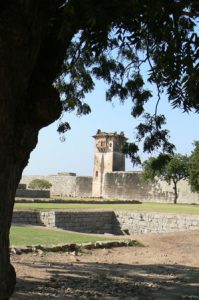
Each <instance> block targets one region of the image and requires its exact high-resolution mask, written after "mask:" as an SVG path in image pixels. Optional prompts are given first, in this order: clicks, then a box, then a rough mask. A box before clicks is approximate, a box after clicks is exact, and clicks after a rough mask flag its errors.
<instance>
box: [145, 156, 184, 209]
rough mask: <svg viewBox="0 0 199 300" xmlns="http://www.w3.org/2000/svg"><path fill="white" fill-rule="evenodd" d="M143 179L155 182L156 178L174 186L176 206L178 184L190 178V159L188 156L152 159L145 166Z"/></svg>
mask: <svg viewBox="0 0 199 300" xmlns="http://www.w3.org/2000/svg"><path fill="white" fill-rule="evenodd" d="M143 169H144V172H143V178H144V179H145V180H150V181H155V178H156V177H157V178H160V179H162V180H165V181H166V182H167V183H168V184H173V190H174V204H176V203H177V198H178V191H177V184H178V182H179V181H180V180H182V179H186V178H187V177H188V157H187V156H186V155H181V154H174V155H167V154H160V155H159V156H158V157H157V158H156V157H151V158H149V159H148V160H146V161H145V162H144V164H143Z"/></svg>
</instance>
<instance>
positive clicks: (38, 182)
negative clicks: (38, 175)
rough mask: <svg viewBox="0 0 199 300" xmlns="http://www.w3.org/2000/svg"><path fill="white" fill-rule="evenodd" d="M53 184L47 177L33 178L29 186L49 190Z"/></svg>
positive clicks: (34, 188)
mask: <svg viewBox="0 0 199 300" xmlns="http://www.w3.org/2000/svg"><path fill="white" fill-rule="evenodd" d="M51 186H52V184H51V183H50V182H49V181H47V180H45V179H33V180H32V181H31V182H30V184H29V186H28V187H29V188H30V189H33V190H48V189H50V188H51Z"/></svg>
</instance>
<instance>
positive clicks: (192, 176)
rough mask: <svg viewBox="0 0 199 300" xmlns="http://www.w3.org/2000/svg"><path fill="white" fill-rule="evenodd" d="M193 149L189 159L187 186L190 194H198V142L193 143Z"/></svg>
mask: <svg viewBox="0 0 199 300" xmlns="http://www.w3.org/2000/svg"><path fill="white" fill-rule="evenodd" d="M194 145H195V149H194V150H193V151H192V154H191V156H190V157H189V168H188V171H189V184H190V186H191V190H192V192H199V142H198V141H197V142H195V143H194Z"/></svg>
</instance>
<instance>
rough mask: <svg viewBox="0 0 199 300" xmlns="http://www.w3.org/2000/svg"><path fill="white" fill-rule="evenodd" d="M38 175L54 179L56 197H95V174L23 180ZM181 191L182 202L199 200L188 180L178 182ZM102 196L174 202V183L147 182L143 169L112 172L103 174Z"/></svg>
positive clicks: (24, 177)
mask: <svg viewBox="0 0 199 300" xmlns="http://www.w3.org/2000/svg"><path fill="white" fill-rule="evenodd" d="M71 174H72V175H71ZM35 178H40V179H46V180H48V181H49V182H51V183H52V188H51V191H50V192H51V196H52V197H56V196H62V197H81V198H84V197H87V198H88V197H92V177H88V176H75V174H73V173H65V174H64V173H61V174H58V175H50V176H23V177H22V180H21V183H23V184H27V185H28V184H29V183H30V181H32V180H33V179H35ZM178 194H179V197H178V203H195V204H199V194H198V193H192V192H191V190H190V186H189V185H188V182H187V181H185V180H181V181H180V182H179V183H178ZM102 197H103V198H104V199H113V200H139V201H142V202H165V203H172V202H173V198H174V194H173V189H172V185H168V184H167V183H166V182H165V181H160V180H159V181H157V182H156V183H154V184H151V183H146V182H144V181H143V179H142V177H141V172H109V173H105V175H104V177H103V185H102Z"/></svg>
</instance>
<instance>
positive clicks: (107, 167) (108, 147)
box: [92, 130, 127, 197]
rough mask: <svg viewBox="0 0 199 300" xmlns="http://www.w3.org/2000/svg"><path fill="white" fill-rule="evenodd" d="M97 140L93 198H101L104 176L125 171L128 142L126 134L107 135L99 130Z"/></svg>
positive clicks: (95, 136) (95, 137)
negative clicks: (124, 151) (126, 144)
mask: <svg viewBox="0 0 199 300" xmlns="http://www.w3.org/2000/svg"><path fill="white" fill-rule="evenodd" d="M93 137H94V139H95V159H94V174H93V186H92V196H93V197H101V196H102V189H103V180H104V174H105V173H107V172H114V171H125V155H124V153H123V147H124V144H125V142H126V140H127V139H126V138H125V136H124V133H123V132H121V133H120V134H117V133H116V132H114V133H106V132H102V131H101V130H98V131H97V133H96V135H94V136H93Z"/></svg>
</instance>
